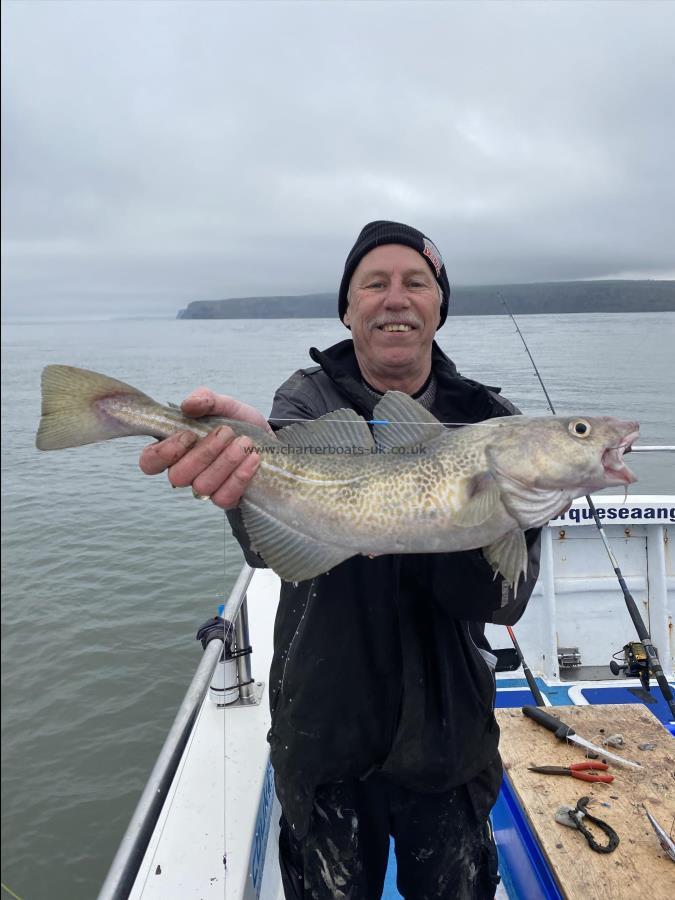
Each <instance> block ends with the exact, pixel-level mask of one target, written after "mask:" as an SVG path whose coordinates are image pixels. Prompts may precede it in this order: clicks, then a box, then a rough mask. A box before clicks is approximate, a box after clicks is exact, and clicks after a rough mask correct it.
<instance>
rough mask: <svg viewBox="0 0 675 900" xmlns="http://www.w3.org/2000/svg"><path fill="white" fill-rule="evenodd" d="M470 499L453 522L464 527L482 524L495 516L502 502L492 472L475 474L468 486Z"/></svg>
mask: <svg viewBox="0 0 675 900" xmlns="http://www.w3.org/2000/svg"><path fill="white" fill-rule="evenodd" d="M467 493H468V495H469V496H468V499H467V500H466V502H465V503H464V506H463V507H462V509H461V510H460V511H459V512H458V513H457V515H456V516H454V517H453V520H452V521H453V524H454V525H459V526H461V527H464V528H470V527H471V526H473V525H482V524H483V522H485V521H486V519H489V518H490V516H493V515H494V514H495V513H496V512H497V511H498V507H499V505H500V504H501V495H500V493H499V485H498V484H497V482H496V481H495V479H494V478H493V477H492V474H491V473H490V472H479V473H478V475H474V476H473V477H472V478H471V479H470V482H469V486H468V491H467Z"/></svg>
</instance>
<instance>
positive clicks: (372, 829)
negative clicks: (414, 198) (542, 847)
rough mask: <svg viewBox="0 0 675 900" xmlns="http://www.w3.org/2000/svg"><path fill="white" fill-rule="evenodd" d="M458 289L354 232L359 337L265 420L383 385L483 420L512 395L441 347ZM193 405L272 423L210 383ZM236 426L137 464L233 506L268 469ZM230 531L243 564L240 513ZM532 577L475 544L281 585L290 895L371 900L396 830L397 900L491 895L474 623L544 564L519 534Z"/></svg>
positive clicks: (348, 311)
mask: <svg viewBox="0 0 675 900" xmlns="http://www.w3.org/2000/svg"><path fill="white" fill-rule="evenodd" d="M449 297H450V286H449V284H448V278H447V274H446V270H445V266H444V264H443V260H442V258H441V256H440V253H439V252H438V250H437V248H436V247H435V245H434V244H433V243H432V242H431V241H430V240H429V239H428V238H426V237H425V236H424V235H423V234H422V233H421V232H419V231H417V230H416V229H414V228H411V227H409V226H407V225H403V224H400V223H396V222H372V223H370V224H369V225H366V227H365V228H364V229H363V231H362V232H361V234H360V235H359V237H358V239H357V241H356V244H355V245H354V247H353V248H352V250H351V252H350V254H349V256H348V258H347V262H346V265H345V270H344V275H343V278H342V283H341V285H340V292H339V301H338V305H339V314H340V318H341V319H342V321H343V322H344V324H345V325H346V326H347V327H348V328H349V329H351V333H352V339H351V340H347V341H343V342H341V343H339V344H337V345H336V346H334V347H331V348H329V349H328V350H326V351H325V352H323V353H320V352H319V351H317V350H315V349H312V350H311V351H310V353H311V356H312V358H313V359H314V361H315V362H316V363H317V364H318V365H317V366H316V367H314V368H311V369H305V370H300V371H298V372H296V373H295V374H294V375H292V376H291V378H289V380H288V381H287V382H286V383H285V384H284V385H282V386H281V388H279V390H278V391H277V394H276V396H275V399H274V404H273V409H272V417H271V419H270V421H271V422H272V423H273V424H274V422H275V419H278V420H279V421H281V420H288V419H311V418H316V417H317V416H320V415H323V414H324V413H327V412H330V411H331V410H334V409H339V408H344V407H350V408H351V409H353V410H355V412H357V413H359V414H360V415H363V416H364V417H366V418H368V419H370V418H372V413H373V409H374V407H375V405H376V404H377V402H378V400H379V398H380V397H381V395H382V393H383V392H384V391H386V390H391V389H395V390H399V391H404V392H406V393H408V394H410V395H411V396H412V397H414V398H415V399H416V400H417V401H418V402H419V403H420V404H421V405H422V406H423V407H425V408H426V409H428V410H430V411H431V412H432V413H433V414H434V415H435V416H436V417H437V418H438V419H439V420H440V421H441V422H444V423H453V424H458V423H468V422H477V421H481V420H483V419H487V418H491V417H494V416H503V415H510V414H512V413H515V412H517V410H515V408H514V407H513V406H512V405H511V404H510V403H508V401H505V400H503V399H502V398H500V397H499V394H498V389H496V388H487V387H485V386H484V385H481V384H478V383H477V382H474V381H470V380H468V379H465V378H463V377H462V376H460V375H459V374H458V372H457V370H456V368H455V366H454V365H453V363H452V362H451V361H450V360H449V359H448V358H447V357H446V356H445V355H444V354H443V353H442V352H441V350H440V349H439V348H438V347H437V345H436V344H435V343H434V335H435V333H436V330H437V329H438V328H439V327H440V326H441V325H443V323H444V321H445V318H446V315H447V311H448V302H449ZM183 410H184V411H185V412H186V413H187V414H188V415H192V416H197V415H206V414H211V415H225V416H230V417H235V418H241V419H246V420H248V421H253V422H256V423H257V424H263V425H265V427H269V426H267V423H266V422H265V420H264V419H263V417H262V416H261V415H260V414H259V413H257V412H256V411H255V410H252V409H251V408H250V407H244V406H242V405H241V404H237V403H236V401H233V400H232V399H231V398H226V397H222V396H218V395H215V394H213V393H211V392H210V391H207V390H206V389H200V390H198V391H196V392H195V393H194V394H192V395H191V396H190V397H189V398H188V399H187V400H186V401H185V402H184V404H183ZM250 445H251V442H250V441H248V440H247V439H245V438H238V439H236V440H232V434H231V433H230V432H228V431H227V430H224V431H221V432H220V433H218V434H212V435H210V436H209V437H207V438H204V439H203V440H201V441H199V442H198V443H196V442H195V440H194V439H193V437H192V436H190V435H186V434H182V435H176V436H174V437H172V438H169V439H167V440H165V441H163V442H161V443H159V444H153V445H152V446H150V447H148V448H147V449H146V450H145V451H144V453H143V455H142V457H141V468H142V469H143V470H144V471H145V472H146V473H148V474H154V473H158V472H160V471H164V470H168V474H169V479H170V481H171V483H172V484H173V485H175V486H187V485H192V488H193V491H195V493H196V494H198V495H205V496H210V498H211V500H212V501H213V502H214V503H216V504H217V505H218V506H221V507H223V508H224V509H233V508H234V507H235V506H236V504H237V502H238V501H239V499H240V497H241V495H242V493H243V492H244V490H245V489H246V486H247V484H248V483H249V481H250V479H251V478H252V477H253V475H254V474H255V471H256V468H257V466H258V465H259V458H258V456H257V455H256V454H251V453H248V452H247V449H248V448H250ZM229 515H230V521H231V523H232V525H233V530H234V532H235V534H236V535H237V537H238V539H239V541H240V543H241V544H242V546H243V548H244V550H245V552H246V554H247V559H248V560H249V562H251V564H254V565H255V564H257V565H261V564H262V561H261V560H260V559H259V558H258V557H256V556H255V554H253V553H252V552H251V551H250V548H249V547H248V539H247V536H246V533H245V530H244V528H243V525H242V523H241V519H240V517H239V515H238V513H237V511H236V510H234V511H233V512H231V513H230V514H229ZM527 543H528V548H529V568H528V575H527V579H526V580H525V582H524V583H523V584H521V586H520V588H519V590H518V591H517V594H516V595H515V596H514V593H513V591H512V590H509V589H508V588H507V586H506V585H505V584H504V583H503V581H502V579H501V577H499V576H498V577H497V578H495V577H494V575H493V572H492V570H491V568H490V566H489V565H488V563H487V562H486V560H485V559H484V557H483V555H482V553H481V551H480V550H473V551H468V552H464V553H452V554H449V553H448V554H406V555H400V556H381V557H377V558H375V559H369V558H366V557H363V556H358V557H354V558H352V559H350V560H347V561H346V562H344V563H342V564H341V565H338V566H336V567H335V568H333V569H332V570H331V571H330V572H329V573H327V574H325V575H321V576H319V577H318V578H314V579H312V580H311V581H307V582H301V583H300V584H290V583H286V582H282V588H281V598H280V603H279V609H278V613H277V619H276V624H275V633H274V641H275V647H274V659H273V662H272V668H271V672H270V702H271V709H272V728H271V730H270V734H269V740H270V745H271V754H272V763H273V765H274V770H275V778H276V788H277V794H278V796H279V800H280V802H281V806H282V810H283V817H282V827H281V839H280V861H281V867H282V876H283V880H284V888H285V891H286V896H287V897H288V898H301V897H312V898H324V897H339V898H347V897H349V898H351V900H376V898H378V897H379V896H380V894H381V891H382V883H383V879H384V873H385V870H386V864H387V856H388V850H389V836H390V834H392V835H393V836H394V838H395V846H396V854H397V861H398V866H397V873H398V886H399V890H400V891H401V893H402V894H403V895H404V897H406V900H422V898H427V897H429V898H430V897H438V898H491V897H493V896H494V891H495V886H496V884H497V882H498V876H497V865H496V850H495V847H494V843H493V841H492V837H491V832H490V829H489V824H488V814H489V811H490V809H491V807H492V805H493V803H494V800H495V798H496V795H497V793H498V790H499V785H500V781H501V763H500V759H499V754H498V751H497V744H498V737H499V731H498V728H497V724H496V722H495V719H494V715H493V712H492V709H493V700H494V691H495V684H494V675H493V669H494V656H493V655H492V654H491V653H490V651H489V646H488V644H487V641H486V640H485V637H484V634H483V631H484V625H483V623H485V622H489V621H500V622H505V623H513V622H515V621H516V620H517V619H518V618H519V616H520V615H521V614H522V612H523V610H524V608H525V604H526V603H527V601H528V599H529V596H530V594H531V591H532V588H533V586H534V582H535V580H536V577H537V574H538V568H539V565H538V560H539V545H538V532H531V533H528V534H527Z"/></svg>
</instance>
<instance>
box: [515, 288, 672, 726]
mask: <svg viewBox="0 0 675 900" xmlns="http://www.w3.org/2000/svg"><path fill="white" fill-rule="evenodd" d="M499 299H500V300H501V302H502V305H503V307H504V309H505V310H506V312H507V313H508V315H509V317H510V319H511V321H512V322H513V324H514V325H515V326H516V331H517V332H518V334H519V335H520V339H521V341H522V342H523V346H524V347H525V350H526V351H527V355H528V356H529V357H530V361H531V363H532V366H533V367H534V371H535V374H536V376H537V378H538V379H539V384H540V385H541V388H542V390H543V392H544V394H545V396H546V400H547V402H548V406H549V409H550V410H551V412H552V413H553V415H554V416H555V415H556V411H555V408H554V406H553V403H552V402H551V398H550V397H549V394H548V391H547V390H546V385H545V384H544V380H543V379H542V377H541V375H540V373H539V369H538V368H537V364H536V363H535V361H534V359H533V357H532V354H531V353H530V348H529V347H528V346H527V341H526V340H525V338H524V337H523V333H522V331H521V330H520V328H519V327H518V323H517V321H516V318H515V316H514V315H513V313H512V312H511V310H510V309H509V306H508V304H507V302H506V300H505V299H504V298H503V297H502V295H501V294H499ZM586 502H587V503H588V508H589V509H590V511H591V515H592V516H593V520H594V522H595V525H596V527H597V529H598V531H599V532H600V537H601V538H602V543H603V544H604V545H605V550H606V551H607V555H608V556H609V560H610V562H611V564H612V568H613V569H614V574H615V575H616V577H617V580H618V582H619V586H620V588H621V591H622V593H623V597H624V600H625V601H626V606H627V608H628V613H629V615H630V617H631V619H632V620H633V625H634V626H635V630H636V632H637V635H638V637H639V638H640V643H641V644H642V646H643V647H644V650H645V655H646V663H647V672H646V688H647V690H648V689H649V674H650V670H651V674H652V675H653V676H654V678H655V679H656V682H657V684H658V686H659V688H660V689H661V693H662V694H663V697H664V699H665V701H666V703H667V704H668V707H669V709H670V714H671V715H672V717H673V719H675V698H674V697H673V692H672V690H671V688H670V685H669V684H668V680H667V678H666V676H665V675H664V672H663V669H662V668H661V663H660V661H659V655H658V651H657V649H656V647H655V646H654V644H653V643H652V639H651V636H650V634H649V631H648V630H647V627H646V625H645V623H644V622H643V621H642V616H641V615H640V610H639V609H638V608H637V604H636V603H635V600H634V599H633V595H632V594H631V592H630V591H629V590H628V586H627V584H626V580H625V578H624V577H623V572H622V571H621V567H620V566H619V563H618V560H617V558H616V557H615V556H614V553H613V552H612V548H611V547H610V546H609V541H608V540H607V535H606V534H605V529H604V528H603V527H602V522H601V521H600V517H599V516H598V511H597V510H596V508H595V504H594V503H593V500H592V499H591V497H590V496H589V495H588V494H586Z"/></svg>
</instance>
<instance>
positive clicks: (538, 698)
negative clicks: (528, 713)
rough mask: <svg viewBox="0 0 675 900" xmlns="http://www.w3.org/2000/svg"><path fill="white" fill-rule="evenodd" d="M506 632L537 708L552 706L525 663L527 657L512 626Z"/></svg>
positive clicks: (507, 627) (508, 626)
mask: <svg viewBox="0 0 675 900" xmlns="http://www.w3.org/2000/svg"><path fill="white" fill-rule="evenodd" d="M506 630H507V631H508V633H509V637H510V638H511V641H512V642H513V646H514V648H515V651H516V655H517V657H518V659H519V660H520V664H521V666H522V667H523V675H524V676H525V680H526V681H527V683H528V685H529V688H530V692H531V694H532V696H533V697H534V702H535V703H536V704H537V706H550V705H551V704H550V703H547V702H546V699H545V697H544V696H543V695H542V693H541V691H540V690H539V685H538V684H537V682H536V681H535V679H534V675H533V674H532V672H531V670H530V667H529V666H528V664H527V663H526V662H525V657H524V656H523V651H522V650H521V649H520V644H519V643H518V641H517V640H516V636H515V634H514V632H513V628H511V626H510V625H507V626H506Z"/></svg>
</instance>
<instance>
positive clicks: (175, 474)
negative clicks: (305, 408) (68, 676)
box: [139, 387, 272, 509]
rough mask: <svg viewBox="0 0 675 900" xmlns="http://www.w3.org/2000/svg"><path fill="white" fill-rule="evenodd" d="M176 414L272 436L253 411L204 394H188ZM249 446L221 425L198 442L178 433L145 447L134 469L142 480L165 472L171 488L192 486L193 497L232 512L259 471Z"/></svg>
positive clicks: (188, 434) (203, 390)
mask: <svg viewBox="0 0 675 900" xmlns="http://www.w3.org/2000/svg"><path fill="white" fill-rule="evenodd" d="M181 409H182V411H183V412H184V413H185V415H186V416H189V417H190V418H191V419H198V418H200V417H201V416H224V417H225V418H227V419H239V420H240V421H242V422H251V423H252V424H253V425H257V426H258V427H260V428H264V429H265V431H268V432H270V433H272V429H271V428H270V426H269V425H268V424H267V420H266V419H265V417H264V416H263V415H262V413H259V412H258V410H257V409H254V408H253V407H252V406H247V405H246V404H245V403H240V402H239V401H238V400H235V399H234V398H233V397H226V396H224V395H222V394H214V393H213V391H210V390H209V389H208V388H204V387H201V388H197V390H196V391H193V392H192V393H191V394H190V396H189V397H187V398H186V399H185V400H184V401H183V403H182V404H181ZM252 446H253V442H252V441H251V439H250V438H247V437H235V435H234V432H233V431H232V429H231V428H228V427H227V426H226V425H221V426H220V427H219V428H216V429H215V430H214V431H212V432H211V434H209V435H208V436H207V437H205V438H202V439H201V440H200V439H199V438H198V437H197V436H196V435H194V434H192V432H190V431H181V432H179V433H178V434H174V435H172V436H171V437H169V438H166V440H163V441H160V442H159V443H154V444H150V446H148V447H146V448H145V450H143V452H142V453H141V457H140V460H139V465H140V467H141V470H142V471H143V472H145V474H146V475H159V473H160V472H166V473H167V475H168V477H169V481H170V482H171V484H172V485H173V486H174V487H189V486H192V489H193V491H194V492H195V493H197V494H201V495H202V496H208V497H210V498H211V501H212V502H213V503H215V505H216V506H219V507H221V509H231V508H232V507H234V506H236V505H237V503H239V500H240V499H241V496H242V494H243V493H244V491H245V490H246V488H247V487H248V484H249V482H250V480H251V479H252V478H253V476H254V475H255V473H256V472H257V470H258V466H259V465H260V456H259V455H258V454H257V453H255V452H251V451H250V449H249V448H251V447H252Z"/></svg>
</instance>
